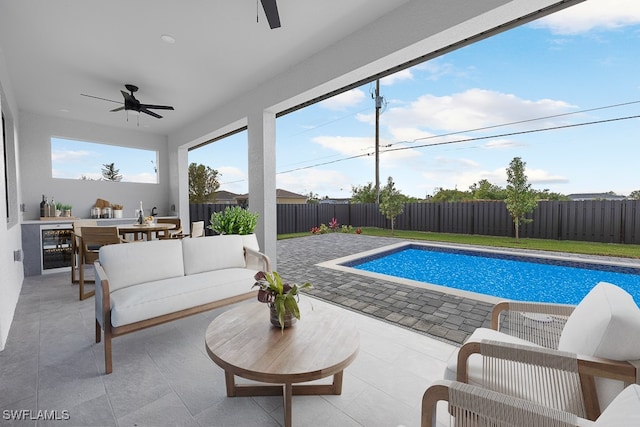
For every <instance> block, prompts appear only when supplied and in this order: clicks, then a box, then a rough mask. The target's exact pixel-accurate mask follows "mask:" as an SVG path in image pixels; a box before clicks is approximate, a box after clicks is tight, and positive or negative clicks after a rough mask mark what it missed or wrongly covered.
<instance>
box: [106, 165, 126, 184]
mask: <svg viewBox="0 0 640 427" xmlns="http://www.w3.org/2000/svg"><path fill="white" fill-rule="evenodd" d="M102 166H103V168H102V178H103V179H104V180H105V181H114V182H120V181H121V180H122V175H119V174H118V173H119V172H120V169H116V166H115V163H105V164H104V165H102Z"/></svg>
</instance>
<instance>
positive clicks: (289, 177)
mask: <svg viewBox="0 0 640 427" xmlns="http://www.w3.org/2000/svg"><path fill="white" fill-rule="evenodd" d="M351 181H352V179H350V177H349V176H348V175H347V174H345V173H343V172H340V171H336V170H326V169H305V170H301V171H297V172H291V173H284V174H278V175H277V176H276V186H277V187H278V188H283V189H285V190H288V191H293V192H294V193H298V194H308V193H309V192H310V191H313V192H314V193H317V194H318V195H320V197H324V196H326V195H329V196H331V197H348V196H349V195H351V184H350V182H351Z"/></svg>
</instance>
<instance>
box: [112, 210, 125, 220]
mask: <svg viewBox="0 0 640 427" xmlns="http://www.w3.org/2000/svg"><path fill="white" fill-rule="evenodd" d="M122 213H123V210H122V209H117V210H114V211H113V217H114V218H122Z"/></svg>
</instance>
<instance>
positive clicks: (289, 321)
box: [269, 304, 298, 328]
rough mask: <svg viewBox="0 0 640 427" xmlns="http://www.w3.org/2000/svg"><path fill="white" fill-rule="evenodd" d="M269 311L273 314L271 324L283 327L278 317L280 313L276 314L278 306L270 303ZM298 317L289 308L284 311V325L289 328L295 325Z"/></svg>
mask: <svg viewBox="0 0 640 427" xmlns="http://www.w3.org/2000/svg"><path fill="white" fill-rule="evenodd" d="M269 309H270V310H269V312H270V314H271V324H272V325H273V326H275V327H276V328H281V326H280V319H278V315H277V314H276V307H275V306H274V305H273V304H269ZM296 320H298V319H296V317H295V316H294V315H293V314H291V313H290V312H289V311H288V310H287V311H285V313H284V327H285V328H288V327H290V326H293V324H295V323H296Z"/></svg>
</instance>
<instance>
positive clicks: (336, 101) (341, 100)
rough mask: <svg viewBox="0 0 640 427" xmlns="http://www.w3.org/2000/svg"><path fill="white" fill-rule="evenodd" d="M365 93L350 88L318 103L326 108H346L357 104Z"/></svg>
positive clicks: (340, 109) (339, 109)
mask: <svg viewBox="0 0 640 427" xmlns="http://www.w3.org/2000/svg"><path fill="white" fill-rule="evenodd" d="M366 97H367V95H366V94H365V93H364V92H363V91H362V90H361V89H351V90H348V91H346V92H342V93H341V94H339V95H336V96H334V97H331V98H329V99H325V100H324V101H320V102H319V103H318V105H320V106H321V107H323V108H326V109H328V110H338V111H342V110H346V109H347V108H350V107H353V106H355V105H358V104H359V103H360V102H362V100H364V99H365V98H366Z"/></svg>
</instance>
